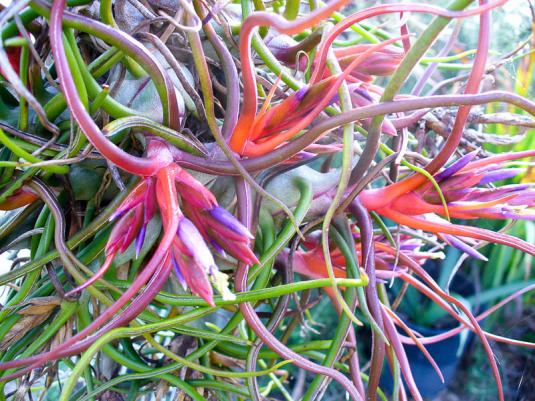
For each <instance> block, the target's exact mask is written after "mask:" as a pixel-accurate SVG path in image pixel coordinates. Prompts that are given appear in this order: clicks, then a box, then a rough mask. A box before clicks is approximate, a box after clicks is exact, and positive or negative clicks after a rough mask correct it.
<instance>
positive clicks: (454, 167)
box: [435, 149, 479, 181]
mask: <svg viewBox="0 0 535 401" xmlns="http://www.w3.org/2000/svg"><path fill="white" fill-rule="evenodd" d="M478 153H479V149H476V150H474V151H473V152H470V153H467V154H466V155H464V156H463V157H461V158H460V159H459V160H457V161H455V162H454V163H452V164H451V165H450V166H448V167H446V168H445V169H444V170H442V171H441V172H440V173H438V174H436V175H435V180H437V181H440V180H443V179H445V178H448V177H450V176H452V175H453V174H455V173H456V172H458V171H459V170H461V169H462V168H463V167H466V166H467V165H468V163H470V162H471V161H472V160H474V158H475V157H476V156H477V154H478Z"/></svg>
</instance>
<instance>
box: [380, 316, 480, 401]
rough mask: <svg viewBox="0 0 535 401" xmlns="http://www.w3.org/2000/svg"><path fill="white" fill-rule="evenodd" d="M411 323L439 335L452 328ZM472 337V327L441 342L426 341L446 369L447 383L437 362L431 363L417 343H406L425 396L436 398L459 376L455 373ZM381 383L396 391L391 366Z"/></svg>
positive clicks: (421, 332)
mask: <svg viewBox="0 0 535 401" xmlns="http://www.w3.org/2000/svg"><path fill="white" fill-rule="evenodd" d="M410 327H411V328H412V329H413V330H415V331H417V332H419V333H420V334H422V335H423V336H424V337H430V336H435V335H438V334H442V333H444V332H446V331H448V329H429V328H426V327H419V326H416V325H410ZM471 337H472V334H471V332H470V331H468V330H463V331H462V332H461V333H459V334H457V335H455V336H453V337H450V338H447V339H445V340H443V341H440V342H438V343H434V344H428V345H425V348H426V349H427V350H428V351H429V353H430V354H431V356H432V357H433V359H434V360H435V362H436V363H437V365H438V367H439V368H440V370H441V371H442V375H443V376H444V383H442V382H441V380H440V378H439V377H438V375H437V373H436V372H435V370H434V369H433V366H431V364H430V363H429V361H428V360H427V359H426V357H425V356H424V354H422V352H421V351H420V350H419V349H418V347H417V346H416V345H411V344H404V345H403V346H404V348H405V352H406V354H407V359H408V361H409V365H410V367H411V370H412V374H413V376H414V381H415V382H416V385H417V386H418V389H419V390H420V394H421V395H422V397H423V398H425V399H433V398H434V397H436V396H437V395H438V394H439V393H440V392H441V391H443V390H445V389H446V388H447V386H448V384H449V383H450V382H451V380H452V379H453V378H454V377H455V373H456V371H457V368H458V367H459V363H460V361H461V359H462V356H463V353H464V351H465V350H466V348H467V345H468V341H469V340H470V339H471ZM380 385H381V388H382V389H383V390H384V391H385V393H387V394H392V389H393V381H392V375H391V372H390V369H388V368H387V369H384V370H383V375H382V376H381V382H380Z"/></svg>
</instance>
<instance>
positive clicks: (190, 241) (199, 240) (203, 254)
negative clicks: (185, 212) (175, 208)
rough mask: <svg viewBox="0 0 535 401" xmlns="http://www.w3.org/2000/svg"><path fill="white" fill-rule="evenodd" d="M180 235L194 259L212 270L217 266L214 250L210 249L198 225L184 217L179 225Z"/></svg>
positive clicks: (207, 269) (204, 267)
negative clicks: (213, 254)
mask: <svg viewBox="0 0 535 401" xmlns="http://www.w3.org/2000/svg"><path fill="white" fill-rule="evenodd" d="M178 237H179V238H180V241H182V243H183V244H184V246H185V247H186V248H187V250H188V251H189V252H190V254H191V256H192V257H193V259H194V260H195V261H196V262H197V263H198V264H199V265H200V266H202V267H203V269H205V271H207V272H208V271H210V270H211V269H212V268H213V266H215V261H214V257H213V256H212V252H210V249H208V246H207V245H206V242H204V238H203V237H202V235H201V233H200V232H199V230H197V227H195V225H194V224H193V223H192V222H191V221H190V220H189V219H187V218H185V217H184V218H183V219H182V221H181V222H180V225H179V226H178Z"/></svg>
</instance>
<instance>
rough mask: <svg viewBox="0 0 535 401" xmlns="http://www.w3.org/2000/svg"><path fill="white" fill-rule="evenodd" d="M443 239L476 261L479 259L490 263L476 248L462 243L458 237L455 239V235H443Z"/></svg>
mask: <svg viewBox="0 0 535 401" xmlns="http://www.w3.org/2000/svg"><path fill="white" fill-rule="evenodd" d="M443 238H444V240H445V241H446V242H447V243H448V244H450V245H451V246H453V247H455V248H457V249H458V250H460V251H461V252H464V253H466V254H467V255H470V256H472V257H473V258H475V259H479V260H482V261H484V262H486V261H488V259H487V258H486V257H485V256H484V255H482V254H481V253H479V252H478V251H477V250H476V249H475V248H473V247H471V246H470V245H468V244H467V243H465V242H463V241H461V240H460V239H459V238H457V237H455V236H453V235H448V234H445V235H443Z"/></svg>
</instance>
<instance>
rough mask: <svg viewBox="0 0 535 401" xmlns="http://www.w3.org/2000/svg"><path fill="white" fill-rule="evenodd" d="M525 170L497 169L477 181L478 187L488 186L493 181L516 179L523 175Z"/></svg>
mask: <svg viewBox="0 0 535 401" xmlns="http://www.w3.org/2000/svg"><path fill="white" fill-rule="evenodd" d="M524 171H525V170H524V169H523V168H508V169H499V170H495V171H490V172H488V173H486V174H485V176H484V177H483V178H482V179H481V181H479V184H480V185H484V184H489V183H491V182H494V181H502V180H507V179H509V178H513V177H516V176H517V175H519V174H521V173H523V172H524Z"/></svg>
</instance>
